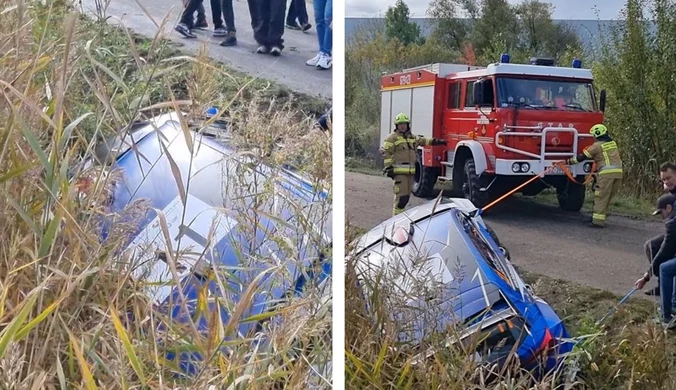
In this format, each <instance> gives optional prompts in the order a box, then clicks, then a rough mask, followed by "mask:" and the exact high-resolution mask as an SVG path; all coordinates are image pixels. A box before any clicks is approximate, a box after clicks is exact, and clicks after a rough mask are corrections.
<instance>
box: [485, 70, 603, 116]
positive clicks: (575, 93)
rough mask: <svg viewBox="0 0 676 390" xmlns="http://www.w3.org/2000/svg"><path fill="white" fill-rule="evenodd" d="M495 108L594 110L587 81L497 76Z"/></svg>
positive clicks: (590, 89) (591, 94)
mask: <svg viewBox="0 0 676 390" xmlns="http://www.w3.org/2000/svg"><path fill="white" fill-rule="evenodd" d="M496 84H497V88H498V107H510V106H520V107H524V108H533V109H549V110H565V111H583V112H593V111H596V101H595V100H594V92H593V89H592V84H591V82H584V81H559V80H552V79H547V78H538V79H523V78H515V77H498V78H497V80H496Z"/></svg>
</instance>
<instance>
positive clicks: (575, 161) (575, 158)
mask: <svg viewBox="0 0 676 390" xmlns="http://www.w3.org/2000/svg"><path fill="white" fill-rule="evenodd" d="M570 162H571V163H572V165H575V164H577V163H578V162H579V161H577V156H575V157H573V158H571V159H570Z"/></svg>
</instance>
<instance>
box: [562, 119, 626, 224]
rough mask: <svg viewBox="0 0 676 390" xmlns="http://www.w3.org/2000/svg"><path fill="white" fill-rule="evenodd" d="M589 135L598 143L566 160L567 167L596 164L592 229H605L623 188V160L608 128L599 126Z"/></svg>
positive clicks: (594, 127)
mask: <svg viewBox="0 0 676 390" xmlns="http://www.w3.org/2000/svg"><path fill="white" fill-rule="evenodd" d="M589 133H590V134H591V135H593V136H594V139H595V140H596V142H594V143H593V144H592V145H591V146H590V147H588V148H586V149H585V150H584V151H583V152H582V153H581V154H580V155H578V156H575V157H573V158H569V159H568V160H566V162H565V163H566V164H567V165H575V164H578V163H580V162H583V161H585V160H587V159H591V160H593V161H594V163H596V168H597V174H598V181H597V183H596V185H595V187H596V188H594V208H593V210H592V221H591V226H592V227H604V226H605V224H606V216H607V215H608V206H610V202H611V201H612V200H613V197H614V196H615V194H617V192H618V191H619V190H620V187H621V186H622V178H623V176H624V175H623V173H622V160H621V158H620V151H619V150H618V149H617V143H615V141H613V139H612V138H610V135H609V134H608V128H607V127H606V126H605V125H602V124H597V125H594V126H592V127H591V129H590V130H589Z"/></svg>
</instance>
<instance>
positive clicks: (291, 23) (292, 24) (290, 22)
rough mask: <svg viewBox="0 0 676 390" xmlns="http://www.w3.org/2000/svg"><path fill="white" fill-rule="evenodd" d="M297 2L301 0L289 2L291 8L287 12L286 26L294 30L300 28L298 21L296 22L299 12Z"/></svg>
mask: <svg viewBox="0 0 676 390" xmlns="http://www.w3.org/2000/svg"><path fill="white" fill-rule="evenodd" d="M303 1H304V0H303ZM297 3H299V1H297V0H291V1H290V2H289V10H288V11H287V12H286V27H287V28H290V29H294V30H296V29H298V23H296V19H298V12H296V8H297V7H296V5H297Z"/></svg>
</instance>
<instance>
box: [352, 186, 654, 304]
mask: <svg viewBox="0 0 676 390" xmlns="http://www.w3.org/2000/svg"><path fill="white" fill-rule="evenodd" d="M345 178H346V187H345V198H346V206H345V207H346V212H347V220H348V221H349V223H351V224H353V225H355V226H358V227H361V228H363V229H370V228H372V227H374V226H375V225H377V224H378V223H380V222H382V221H384V220H386V219H387V218H389V217H390V216H391V215H392V202H393V195H392V182H391V180H390V179H388V178H386V177H381V176H370V175H363V174H358V173H352V172H347V173H346V174H345ZM423 202H425V200H423V199H418V198H415V197H413V198H412V202H411V203H409V207H411V206H412V205H418V204H421V203H423ZM585 218H590V216H589V215H584V214H581V213H575V214H568V213H564V212H563V211H560V210H559V209H558V208H557V207H553V206H546V205H540V204H536V203H534V202H529V201H527V200H523V199H518V198H511V199H508V200H506V201H504V203H501V204H499V205H498V206H495V208H493V209H491V210H490V211H489V212H488V213H487V214H486V215H484V219H485V220H486V221H487V223H488V224H490V225H491V226H492V227H493V229H494V230H495V231H496V233H497V235H498V237H499V238H500V241H501V242H502V244H503V245H504V246H505V247H507V248H508V249H509V251H510V254H511V257H512V261H513V262H514V264H515V265H516V266H518V267H519V268H521V269H524V270H526V271H530V272H535V273H539V274H544V275H547V276H550V277H554V278H558V279H564V280H569V281H574V282H578V283H581V284H584V285H588V286H592V287H596V288H601V289H604V290H609V291H612V292H614V293H617V294H621V295H625V294H626V293H627V292H629V290H630V289H631V288H632V287H633V283H634V282H635V281H636V279H638V278H639V277H641V275H643V273H644V272H645V271H646V270H647V269H648V260H647V259H646V257H645V254H644V251H643V244H644V242H645V241H646V240H648V239H649V238H650V237H653V236H655V235H657V234H660V233H661V232H662V231H663V229H664V225H662V224H661V223H660V222H659V220H657V221H655V222H652V221H637V220H631V219H627V218H622V217H613V216H610V217H609V218H608V221H607V226H606V228H605V229H603V230H601V229H593V228H589V227H586V226H584V225H583V223H582V222H583V221H584V220H585ZM653 286H654V284H653V282H651V283H650V284H649V285H648V286H647V287H650V288H652V287H653ZM646 289H647V288H646ZM636 296H642V297H645V295H643V294H636Z"/></svg>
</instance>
